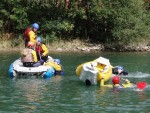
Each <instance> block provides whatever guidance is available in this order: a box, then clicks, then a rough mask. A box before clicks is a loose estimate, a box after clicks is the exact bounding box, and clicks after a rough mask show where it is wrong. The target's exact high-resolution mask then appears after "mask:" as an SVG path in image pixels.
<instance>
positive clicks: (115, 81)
mask: <svg viewBox="0 0 150 113" xmlns="http://www.w3.org/2000/svg"><path fill="white" fill-rule="evenodd" d="M112 83H113V84H119V83H120V78H119V77H118V76H114V77H113V78H112Z"/></svg>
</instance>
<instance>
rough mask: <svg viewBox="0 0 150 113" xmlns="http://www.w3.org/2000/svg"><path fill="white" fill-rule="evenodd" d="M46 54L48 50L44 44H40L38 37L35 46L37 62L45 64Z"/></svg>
mask: <svg viewBox="0 0 150 113" xmlns="http://www.w3.org/2000/svg"><path fill="white" fill-rule="evenodd" d="M48 53H49V50H48V49H47V47H46V46H45V44H43V43H42V39H41V38H40V37H38V38H37V44H36V54H37V59H38V61H41V62H43V63H44V62H46V61H47V60H48Z"/></svg>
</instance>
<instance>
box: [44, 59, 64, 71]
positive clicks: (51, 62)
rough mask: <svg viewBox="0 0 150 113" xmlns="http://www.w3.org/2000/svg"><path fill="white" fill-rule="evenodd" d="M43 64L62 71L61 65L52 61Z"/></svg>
mask: <svg viewBox="0 0 150 113" xmlns="http://www.w3.org/2000/svg"><path fill="white" fill-rule="evenodd" d="M44 65H45V66H52V67H53V68H54V69H55V70H56V71H62V67H61V65H59V64H57V63H55V62H53V61H49V62H47V63H45V64H44Z"/></svg>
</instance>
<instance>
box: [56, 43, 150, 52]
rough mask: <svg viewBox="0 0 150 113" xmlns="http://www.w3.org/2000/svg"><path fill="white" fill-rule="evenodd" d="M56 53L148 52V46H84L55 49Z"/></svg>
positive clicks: (149, 48) (149, 47) (149, 49)
mask: <svg viewBox="0 0 150 113" xmlns="http://www.w3.org/2000/svg"><path fill="white" fill-rule="evenodd" d="M56 50H57V51H83V52H99V51H111V52H112V51H113V52H149V51H150V46H144V45H141V46H120V45H115V46H114V45H103V44H97V45H95V44H86V45H85V46H83V47H80V46H77V47H72V48H65V49H64V48H57V49H56Z"/></svg>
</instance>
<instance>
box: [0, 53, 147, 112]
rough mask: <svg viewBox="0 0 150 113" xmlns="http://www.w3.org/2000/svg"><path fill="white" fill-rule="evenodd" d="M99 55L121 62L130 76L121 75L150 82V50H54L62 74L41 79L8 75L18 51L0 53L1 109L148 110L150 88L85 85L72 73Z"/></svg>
mask: <svg viewBox="0 0 150 113" xmlns="http://www.w3.org/2000/svg"><path fill="white" fill-rule="evenodd" d="M100 55H102V56H103V57H106V58H109V59H110V62H111V64H112V65H114V66H115V65H122V66H124V67H125V69H126V70H128V72H129V75H128V76H125V77H124V78H127V79H129V80H130V81H131V82H133V83H136V82H139V81H146V82H147V83H150V79H149V77H150V70H149V65H150V60H149V58H150V53H143V54H141V53H109V52H106V53H92V54H91V53H84V54H83V53H82V54H79V53H57V54H56V53H53V54H51V56H52V57H56V58H59V59H60V60H61V63H62V64H63V66H64V70H65V75H64V77H60V76H55V77H52V78H51V79H49V80H45V79H42V78H33V77H31V78H17V79H14V80H12V79H10V78H9V77H8V73H7V71H8V67H9V65H10V64H11V63H12V62H13V61H14V60H15V59H17V58H18V57H19V53H3V54H1V56H0V61H1V65H0V90H1V92H0V102H1V103H2V104H1V106H0V112H7V113H9V112H17V113H20V112H22V113H31V112H38V113H45V112H46V113H47V112H51V113H54V112H55V113H77V112H79V113H92V112H94V113H96V112H97V113H101V112H104V113H107V112H112V113H124V112H127V113H137V112H141V113H148V112H149V111H150V105H149V103H150V99H149V95H150V87H149V85H148V86H147V88H145V89H144V90H143V91H138V90H137V88H136V86H135V87H132V88H128V89H122V90H119V91H114V90H113V89H111V88H100V87H99V85H97V86H85V84H84V83H82V82H81V81H79V78H78V77H77V76H76V75H75V69H76V67H77V66H78V65H79V64H81V63H83V62H87V61H91V60H93V59H96V58H98V57H99V56H100Z"/></svg>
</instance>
